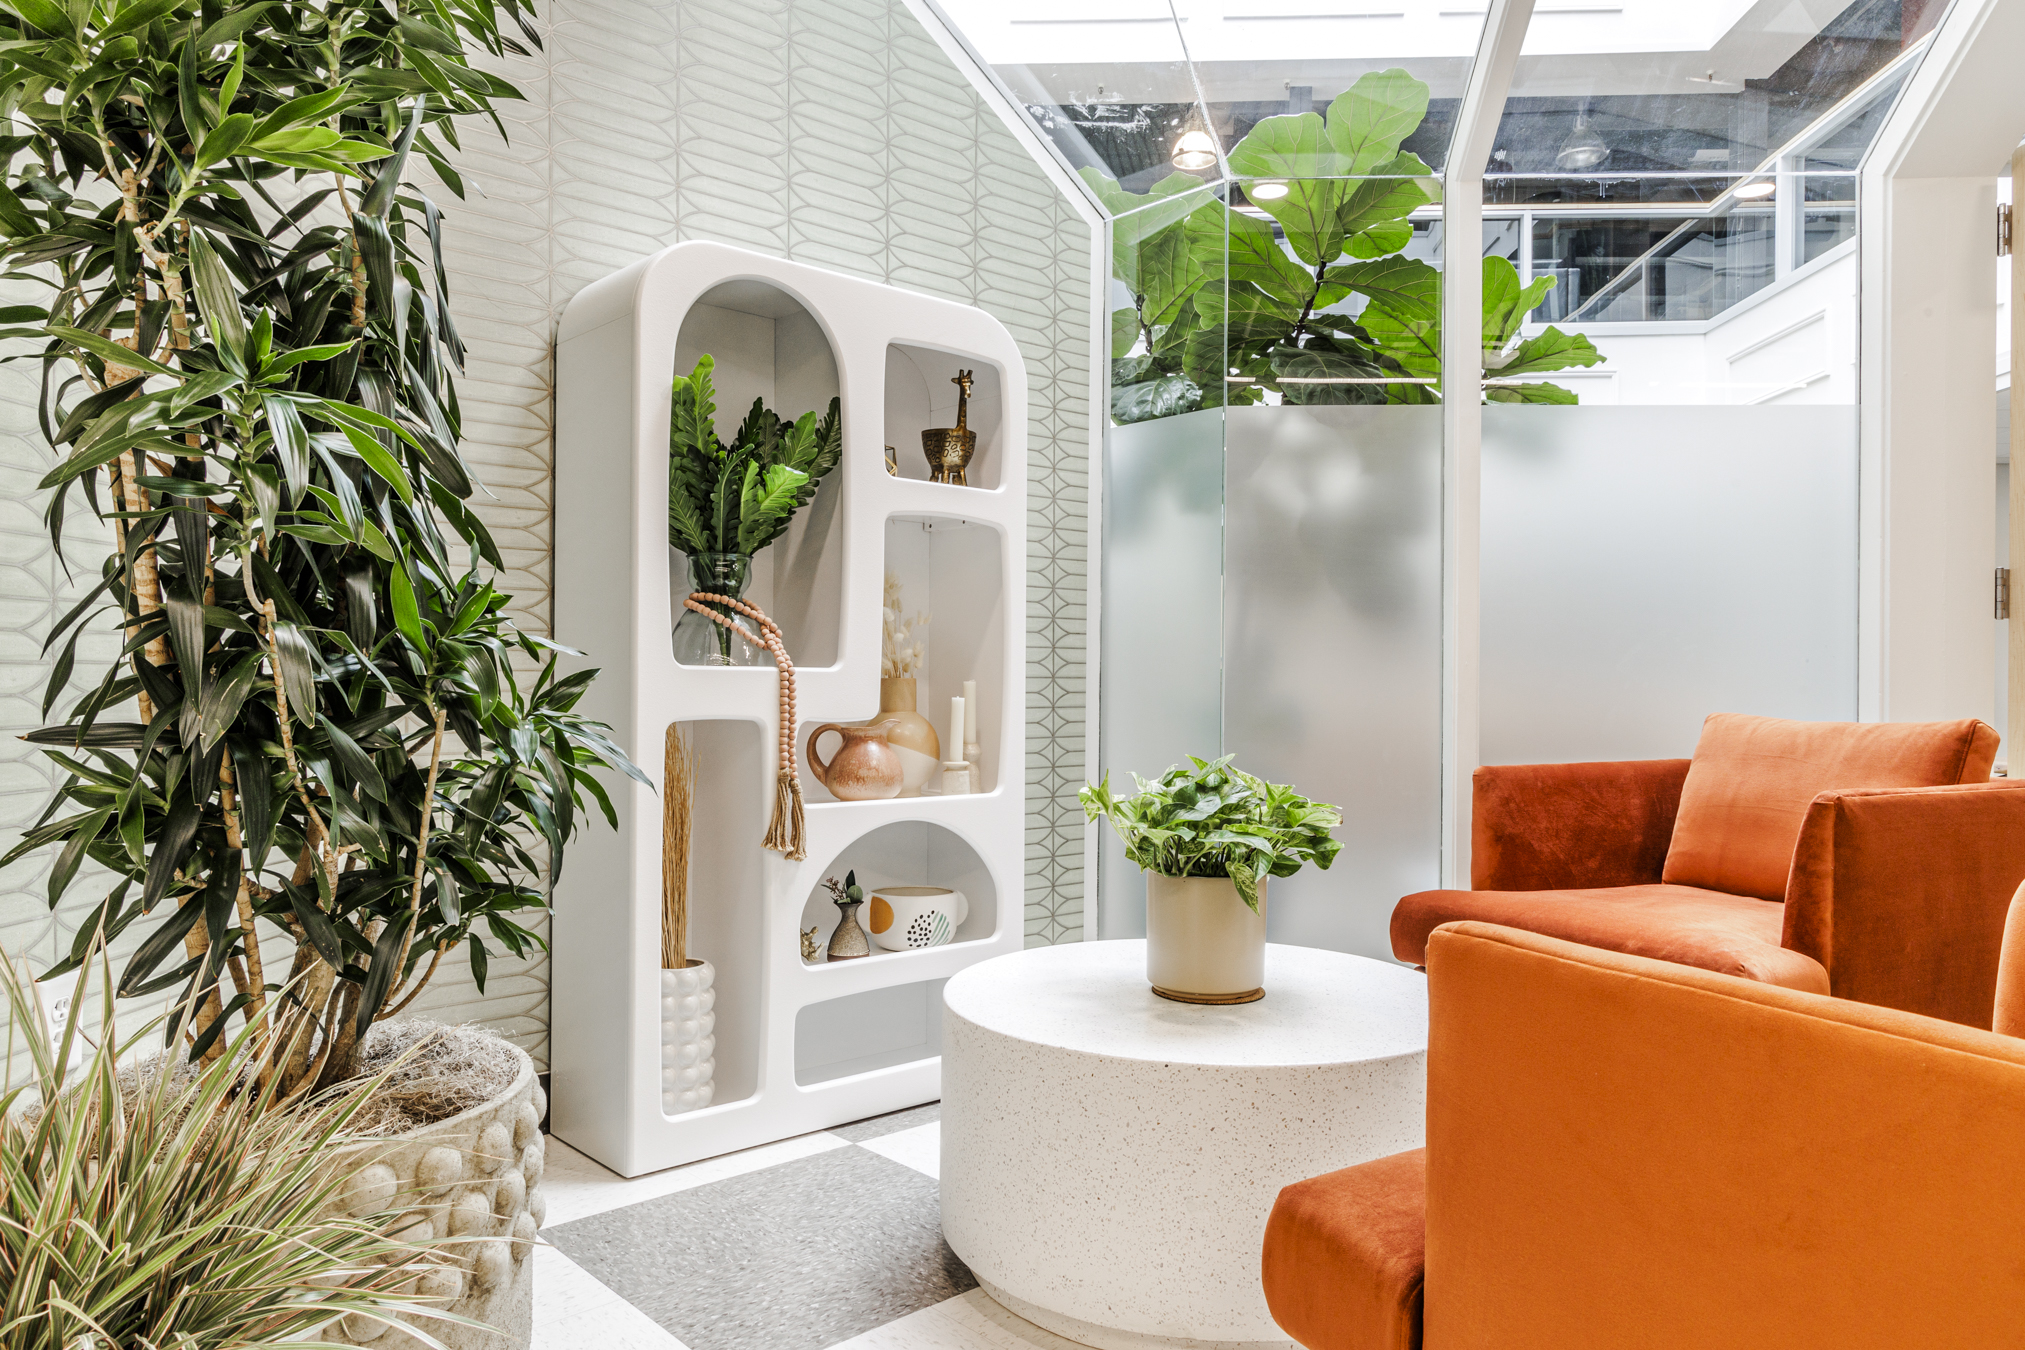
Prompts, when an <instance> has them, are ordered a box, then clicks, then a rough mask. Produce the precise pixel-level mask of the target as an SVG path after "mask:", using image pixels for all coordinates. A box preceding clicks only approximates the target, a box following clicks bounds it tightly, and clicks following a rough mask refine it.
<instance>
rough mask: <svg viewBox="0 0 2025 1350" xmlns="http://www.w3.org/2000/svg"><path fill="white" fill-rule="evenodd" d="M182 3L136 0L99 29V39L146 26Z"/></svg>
mask: <svg viewBox="0 0 2025 1350" xmlns="http://www.w3.org/2000/svg"><path fill="white" fill-rule="evenodd" d="M182 4H183V0H136V3H134V4H130V5H128V6H127V7H126V8H125V9H122V10H121V11H120V12H119V15H118V17H116V18H115V19H114V20H113V21H112V22H111V23H109V24H107V25H106V26H105V27H104V28H101V29H100V30H99V34H98V35H99V40H100V41H106V40H109V39H111V38H115V37H118V36H119V35H120V34H121V33H131V32H134V31H135V30H137V29H141V28H146V27H147V26H148V25H149V24H151V23H153V22H154V21H155V20H156V19H159V18H161V17H162V16H163V15H165V14H169V13H173V12H174V11H175V10H177V9H178V8H180V7H181V6H182ZM40 26H41V25H39V24H38V25H37V27H40Z"/></svg>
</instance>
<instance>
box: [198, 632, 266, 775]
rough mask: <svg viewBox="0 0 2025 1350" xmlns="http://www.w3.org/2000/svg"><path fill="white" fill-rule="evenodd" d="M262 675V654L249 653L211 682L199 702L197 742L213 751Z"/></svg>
mask: <svg viewBox="0 0 2025 1350" xmlns="http://www.w3.org/2000/svg"><path fill="white" fill-rule="evenodd" d="M259 675H260V654H259V653H258V652H249V653H248V654H247V655H245V656H242V657H240V658H239V660H238V661H237V662H235V663H234V664H233V666H232V668H231V669H230V670H228V671H226V672H225V674H224V676H223V677H221V678H220V679H217V680H214V681H212V682H211V684H210V685H209V687H207V688H206V689H205V690H204V692H203V695H202V696H201V698H200V699H199V703H198V713H197V738H198V739H197V744H198V746H199V748H200V749H203V750H206V751H208V750H210V748H211V747H212V746H214V745H216V744H217V743H218V738H219V737H220V736H223V735H224V734H225V731H226V729H227V728H228V727H230V726H231V725H232V723H233V722H234V721H235V720H236V719H237V718H238V716H239V709H240V707H241V705H243V704H244V703H245V702H246V696H247V695H248V694H249V693H251V692H252V691H253V681H254V680H255V679H257V678H258V677H259Z"/></svg>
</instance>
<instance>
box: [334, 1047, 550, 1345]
mask: <svg viewBox="0 0 2025 1350" xmlns="http://www.w3.org/2000/svg"><path fill="white" fill-rule="evenodd" d="M508 1049H510V1050H512V1051H513V1053H514V1056H515V1058H517V1059H518V1060H519V1061H520V1071H519V1073H517V1074H516V1075H515V1076H514V1080H513V1085H512V1086H511V1087H509V1088H508V1089H507V1090H506V1091H505V1092H503V1093H501V1094H500V1095H499V1096H497V1097H495V1098H493V1099H492V1100H491V1101H489V1102H485V1103H483V1104H481V1105H478V1106H474V1107H472V1108H471V1109H470V1110H468V1111H462V1112H459V1113H458V1114H457V1115H454V1116H451V1117H450V1118H449V1119H448V1120H439V1121H437V1122H436V1123H435V1124H434V1125H425V1126H423V1127H422V1128H421V1129H418V1130H413V1131H411V1132H409V1133H408V1134H405V1135H402V1136H401V1137H400V1139H399V1140H398V1141H397V1142H395V1143H393V1144H391V1145H383V1144H374V1145H371V1146H370V1148H369V1149H368V1150H365V1151H361V1152H360V1153H359V1154H358V1155H357V1161H358V1165H357V1168H356V1170H355V1171H353V1172H352V1174H351V1176H350V1177H349V1178H348V1179H347V1180H346V1181H345V1183H344V1186H343V1189H342V1190H340V1191H339V1194H338V1203H339V1204H340V1205H342V1206H343V1207H344V1209H345V1210H346V1211H348V1212H349V1213H351V1214H354V1215H357V1216H360V1217H364V1216H365V1215H369V1214H382V1213H385V1212H386V1211H388V1210H391V1209H400V1208H402V1207H404V1206H405V1207H406V1209H407V1214H406V1216H405V1218H404V1220H403V1223H402V1228H403V1229H405V1230H406V1231H409V1232H412V1233H413V1234H414V1236H415V1237H416V1238H418V1239H419V1238H422V1237H424V1236H425V1235H430V1236H435V1237H438V1238H441V1237H446V1236H452V1237H456V1238H459V1239H461V1241H458V1242H455V1243H452V1244H450V1245H449V1246H447V1247H445V1248H444V1250H443V1253H442V1256H441V1258H440V1260H439V1261H438V1263H437V1264H434V1265H432V1266H431V1267H429V1268H428V1269H427V1270H425V1271H424V1272H422V1273H421V1274H419V1275H418V1276H417V1277H416V1283H415V1288H416V1290H417V1291H418V1292H420V1293H425V1294H430V1295H433V1296H435V1297H437V1298H440V1299H443V1300H445V1302H444V1303H443V1304H442V1305H440V1306H443V1307H444V1308H446V1309H447V1310H448V1311H450V1312H453V1313H456V1314H458V1315H459V1316H463V1317H469V1318H471V1319H473V1320H474V1321H478V1322H483V1323H484V1324H485V1325H486V1327H488V1328H491V1329H490V1330H480V1329H478V1328H474V1327H463V1326H457V1325H455V1324H452V1323H446V1322H442V1321H438V1320H436V1319H434V1318H427V1319H417V1321H416V1325H417V1326H419V1327H421V1328H422V1329H423V1330H426V1331H427V1332H428V1333H429V1334H430V1335H432V1336H434V1337H435V1338H436V1339H437V1340H439V1341H441V1342H442V1343H443V1344H444V1345H445V1346H447V1347H449V1350H527V1347H528V1345H529V1344H530V1343H531V1342H532V1340H533V1335H534V1263H533V1262H532V1261H530V1260H529V1259H528V1255H529V1253H530V1252H531V1251H532V1250H533V1248H534V1235H535V1232H536V1230H537V1229H539V1228H540V1227H541V1223H542V1219H543V1218H544V1216H545V1215H546V1214H547V1211H548V1202H547V1201H546V1200H545V1199H544V1198H543V1197H542V1194H541V1175H542V1166H543V1142H542V1136H541V1118H542V1113H543V1111H544V1110H545V1109H546V1106H547V1103H546V1101H545V1100H544V1098H543V1095H542V1091H541V1088H540V1086H539V1085H538V1084H537V1083H536V1082H535V1076H534V1061H533V1060H531V1059H529V1058H528V1057H527V1052H526V1051H524V1050H522V1049H520V1048H519V1047H518V1046H508ZM323 1338H325V1339H329V1340H333V1341H336V1342H339V1343H341V1344H346V1345H369V1346H372V1347H373V1350H420V1348H421V1346H422V1345H423V1342H422V1341H420V1340H418V1339H416V1338H415V1337H413V1336H410V1335H409V1334H407V1333H406V1332H405V1331H402V1330H400V1329H399V1328H397V1327H390V1326H387V1325H386V1324H385V1323H379V1322H367V1321H363V1320H362V1319H359V1318H357V1317H347V1318H345V1319H344V1321H343V1322H341V1323H339V1325H338V1326H336V1327H334V1328H332V1329H331V1330H330V1331H327V1332H325V1333H323Z"/></svg>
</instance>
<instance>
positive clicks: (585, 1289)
mask: <svg viewBox="0 0 2025 1350" xmlns="http://www.w3.org/2000/svg"><path fill="white" fill-rule="evenodd" d="M533 1259H534V1341H533V1346H532V1350H584V1347H588V1346H595V1347H597V1350H688V1347H687V1346H685V1345H683V1344H682V1342H681V1341H679V1340H677V1339H675V1337H673V1336H671V1335H669V1334H668V1332H666V1331H664V1330H663V1329H662V1328H661V1326H660V1325H659V1324H658V1323H656V1322H655V1321H654V1320H653V1319H652V1318H650V1317H648V1316H647V1314H645V1313H643V1312H641V1311H640V1310H639V1309H638V1308H635V1307H634V1306H633V1305H632V1304H630V1303H628V1302H626V1300H624V1299H623V1298H620V1297H619V1296H618V1295H617V1294H616V1293H614V1292H613V1291H612V1290H610V1289H608V1288H607V1287H605V1286H604V1285H602V1284H600V1283H599V1282H598V1281H597V1279H596V1278H594V1277H593V1276H592V1275H591V1273H590V1272H589V1271H587V1270H585V1269H584V1268H583V1267H582V1266H580V1265H578V1264H577V1263H576V1262H574V1261H572V1260H570V1259H569V1258H568V1257H567V1256H564V1255H563V1254H562V1253H561V1252H559V1251H557V1250H556V1249H555V1248H553V1247H551V1246H549V1245H547V1244H546V1243H541V1244H537V1245H536V1247H535V1249H534V1257H533Z"/></svg>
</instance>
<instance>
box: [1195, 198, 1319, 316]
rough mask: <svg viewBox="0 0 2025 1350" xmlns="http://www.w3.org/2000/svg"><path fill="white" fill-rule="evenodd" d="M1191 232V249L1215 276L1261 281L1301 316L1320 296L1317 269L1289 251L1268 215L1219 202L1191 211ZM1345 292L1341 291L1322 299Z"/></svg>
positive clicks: (1247, 282) (1244, 281)
mask: <svg viewBox="0 0 2025 1350" xmlns="http://www.w3.org/2000/svg"><path fill="white" fill-rule="evenodd" d="M1188 234H1189V248H1190V251H1191V252H1192V253H1193V254H1194V255H1195V258H1196V260H1197V261H1198V262H1199V263H1200V264H1201V265H1202V269H1203V271H1204V273H1205V274H1206V275H1207V276H1209V277H1210V278H1211V279H1212V280H1227V281H1230V282H1232V283H1234V284H1238V285H1246V286H1255V287H1257V288H1258V289H1259V290H1261V291H1264V292H1265V293H1266V294H1267V295H1269V296H1271V297H1272V298H1273V299H1275V300H1277V301H1279V302H1280V303H1281V305H1283V306H1284V307H1285V308H1287V309H1288V310H1290V311H1291V312H1292V313H1293V314H1294V315H1296V316H1297V317H1298V316H1299V314H1300V312H1301V310H1302V309H1303V307H1305V306H1306V305H1307V303H1308V302H1309V300H1310V299H1311V298H1312V297H1314V296H1315V291H1316V287H1317V285H1318V283H1317V282H1316V280H1315V276H1314V274H1313V273H1312V272H1310V271H1308V270H1307V269H1306V268H1304V267H1302V266H1301V265H1300V264H1299V263H1297V262H1295V261H1294V260H1293V259H1292V258H1289V257H1288V256H1287V251H1286V250H1285V249H1283V248H1281V247H1280V241H1279V239H1278V238H1277V237H1276V236H1275V234H1274V233H1273V227H1272V226H1271V225H1268V224H1267V223H1266V222H1265V221H1263V220H1257V219H1254V218H1253V217H1251V216H1248V215H1244V214H1242V213H1240V212H1237V211H1226V210H1223V209H1221V208H1219V209H1218V210H1217V211H1216V212H1214V213H1211V212H1207V211H1204V212H1199V213H1197V214H1196V215H1193V216H1190V217H1189V219H1188ZM1340 298H1341V293H1340V292H1339V293H1338V294H1337V296H1335V297H1334V298H1332V299H1329V300H1322V301H1320V303H1321V304H1332V303H1334V300H1335V299H1340ZM1198 308H1200V306H1198Z"/></svg>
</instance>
